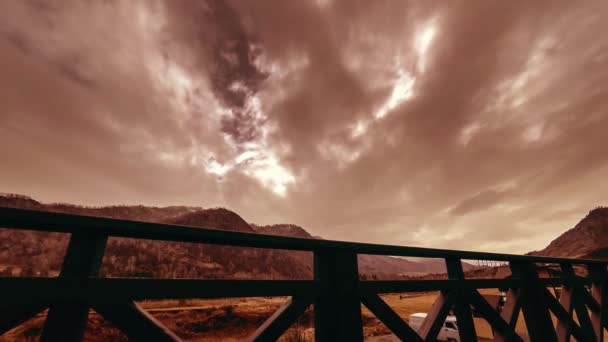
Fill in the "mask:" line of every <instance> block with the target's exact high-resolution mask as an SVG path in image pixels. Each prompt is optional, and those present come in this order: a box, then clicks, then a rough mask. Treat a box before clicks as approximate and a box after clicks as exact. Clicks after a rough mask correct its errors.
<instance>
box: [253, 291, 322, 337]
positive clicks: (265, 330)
mask: <svg viewBox="0 0 608 342" xmlns="http://www.w3.org/2000/svg"><path fill="white" fill-rule="evenodd" d="M312 302H313V299H312V298H304V297H294V298H292V299H290V300H289V301H288V302H287V303H285V304H283V306H281V307H280V308H279V309H278V310H277V311H276V312H275V313H274V314H273V315H272V316H270V317H269V318H268V319H267V320H266V321H265V322H264V323H263V324H262V325H261V326H260V327H259V328H258V329H257V330H256V331H255V332H254V333H253V334H252V335H251V336H250V337H249V338H248V339H247V341H249V342H263V341H276V340H278V339H279V337H281V335H283V333H285V331H287V329H289V327H290V326H291V325H292V324H293V323H294V322H295V321H296V320H297V319H298V318H299V317H300V316H302V314H303V313H304V311H306V309H308V307H309V306H310V305H311V304H312Z"/></svg>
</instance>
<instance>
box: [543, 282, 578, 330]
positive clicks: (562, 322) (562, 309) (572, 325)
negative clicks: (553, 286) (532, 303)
mask: <svg viewBox="0 0 608 342" xmlns="http://www.w3.org/2000/svg"><path fill="white" fill-rule="evenodd" d="M544 292H545V300H546V301H547V305H548V306H549V310H551V312H553V314H554V315H555V318H557V329H556V330H557V331H556V333H557V339H558V341H560V342H568V341H570V335H572V336H574V337H575V338H576V339H577V340H580V339H581V338H582V332H581V329H580V327H579V326H578V324H576V322H575V321H574V319H573V318H572V311H573V307H572V291H571V289H570V288H564V289H562V292H561V295H560V298H559V301H558V300H557V299H556V298H555V297H553V295H552V294H551V292H549V289H547V288H545V291H544Z"/></svg>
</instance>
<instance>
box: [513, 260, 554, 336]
mask: <svg viewBox="0 0 608 342" xmlns="http://www.w3.org/2000/svg"><path fill="white" fill-rule="evenodd" d="M510 266H511V273H512V274H513V275H514V276H516V277H519V278H520V279H521V280H522V282H521V287H520V291H521V296H522V298H521V309H522V311H523V314H524V319H525V321H526V327H527V328H528V334H529V335H530V339H531V340H532V341H543V342H557V335H556V333H555V328H554V327H553V322H552V321H551V315H550V314H549V310H548V308H547V303H546V300H545V296H544V293H543V291H544V288H545V286H544V285H543V284H542V283H541V282H540V281H539V278H538V272H537V270H536V267H535V266H534V264H533V263H532V262H520V261H518V262H511V263H510Z"/></svg>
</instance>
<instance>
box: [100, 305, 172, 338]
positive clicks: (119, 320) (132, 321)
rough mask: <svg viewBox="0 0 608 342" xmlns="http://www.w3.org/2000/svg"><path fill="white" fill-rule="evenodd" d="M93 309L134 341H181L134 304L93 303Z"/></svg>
mask: <svg viewBox="0 0 608 342" xmlns="http://www.w3.org/2000/svg"><path fill="white" fill-rule="evenodd" d="M93 309H95V311H97V313H99V314H100V315H101V316H103V318H105V319H106V320H108V321H109V322H110V323H112V324H113V325H115V326H116V327H117V328H118V329H120V331H122V332H123V333H124V334H125V335H127V336H128V337H129V339H132V340H134V341H158V342H176V341H181V339H180V338H179V337H178V336H177V335H175V334H174V333H173V332H171V331H170V330H169V329H167V327H165V326H164V325H163V324H162V323H161V322H159V321H158V320H157V319H156V318H154V317H153V316H152V315H151V314H149V313H147V312H146V311H145V310H143V309H142V308H141V307H140V306H139V305H138V304H137V303H135V302H94V303H93Z"/></svg>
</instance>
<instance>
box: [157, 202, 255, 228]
mask: <svg viewBox="0 0 608 342" xmlns="http://www.w3.org/2000/svg"><path fill="white" fill-rule="evenodd" d="M163 222H165V223H171V224H180V225H184V226H193V227H204V228H214V229H222V230H232V231H237V232H245V233H255V232H256V230H255V229H253V228H252V227H251V226H250V225H249V223H247V222H246V221H245V220H243V218H242V217H240V216H239V215H238V214H237V213H235V212H233V211H230V210H228V209H224V208H213V209H199V210H195V211H192V212H187V213H185V214H182V215H179V216H175V217H171V218H168V219H165V220H163Z"/></svg>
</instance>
